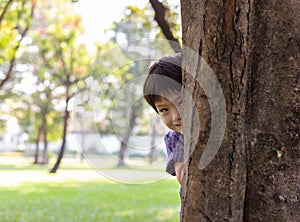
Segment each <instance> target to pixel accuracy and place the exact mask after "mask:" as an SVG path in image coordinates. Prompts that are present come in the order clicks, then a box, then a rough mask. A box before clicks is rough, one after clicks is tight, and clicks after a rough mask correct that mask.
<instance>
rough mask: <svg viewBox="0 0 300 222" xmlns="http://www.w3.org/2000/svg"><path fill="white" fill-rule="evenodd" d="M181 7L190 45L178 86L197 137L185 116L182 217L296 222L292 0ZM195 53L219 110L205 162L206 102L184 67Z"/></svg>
mask: <svg viewBox="0 0 300 222" xmlns="http://www.w3.org/2000/svg"><path fill="white" fill-rule="evenodd" d="M181 10H182V29H183V45H184V46H185V47H188V48H190V49H192V50H194V52H196V56H195V55H192V54H191V53H190V51H188V50H187V48H185V50H184V53H183V68H184V70H185V71H184V84H185V86H186V87H187V88H188V89H189V90H190V93H192V95H194V101H195V102H196V105H197V108H198V111H199V112H198V115H199V118H200V122H201V124H200V127H201V130H200V132H199V133H197V135H195V131H193V128H192V123H193V122H195V121H196V116H197V115H188V114H186V115H185V116H184V120H185V123H186V126H185V129H184V131H185V133H186V134H185V138H190V136H191V138H194V139H195V140H196V141H195V143H196V144H197V145H196V148H195V150H191V149H192V147H191V146H188V144H191V142H192V141H188V139H187V140H185V145H186V146H187V147H186V153H187V156H188V155H190V156H189V157H188V158H187V160H186V161H187V162H186V163H187V164H186V168H185V172H186V174H185V181H184V186H183V204H182V218H181V219H182V221H298V218H299V216H300V204H299V191H300V190H299V178H300V173H299V167H300V158H299V156H300V146H299V143H300V141H299V133H300V131H299V119H300V113H299V100H300V96H299V95H300V91H299V87H300V76H299V63H300V62H299V61H300V60H299V34H300V33H299V31H300V30H299V19H298V18H299V16H298V12H299V10H300V3H299V2H298V1H285V2H282V1H273V0H268V1H240V0H235V1H225V2H222V3H220V2H219V1H181ZM200 57H202V58H204V59H205V61H207V62H208V64H209V65H210V66H211V68H212V69H213V71H214V73H215V75H216V76H217V78H218V79H219V82H220V84H221V86H222V89H223V92H224V96H225V99H226V109H227V123H226V124H227V125H226V132H225V137H224V139H223V142H222V146H221V147H220V150H219V152H218V153H217V155H216V156H215V158H214V159H213V160H212V162H211V163H210V164H209V165H208V166H207V167H206V168H204V169H200V168H199V162H200V158H201V156H202V153H203V150H204V147H205V144H206V142H207V139H208V134H209V130H210V126H211V125H210V122H209V121H210V112H209V111H210V110H209V105H208V104H207V97H206V96H205V93H204V91H203V89H202V88H201V87H200V86H199V85H198V84H196V83H195V78H193V77H192V76H191V75H189V74H191V72H188V71H187V70H200V68H201V67H200V66H201V65H202V64H203V63H202V62H200V61H201V60H200ZM196 75H201V73H199V72H198V73H196ZM210 105H211V104H210ZM185 107H186V106H185ZM193 110H194V109H193ZM194 111H195V112H196V113H197V110H194ZM185 113H187V112H185ZM188 113H192V111H191V112H188ZM198 137H199V139H198V140H197V139H196V138H198Z"/></svg>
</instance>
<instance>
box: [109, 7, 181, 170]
mask: <svg viewBox="0 0 300 222" xmlns="http://www.w3.org/2000/svg"><path fill="white" fill-rule="evenodd" d="M151 11H152V10H151V7H150V5H146V6H145V7H144V8H137V7H133V6H129V7H127V8H126V9H125V12H124V17H123V18H122V19H121V20H120V21H117V22H114V24H113V28H112V29H111V30H113V31H114V35H113V37H112V38H111V41H113V42H115V43H119V44H120V43H122V41H124V40H125V42H126V44H125V43H123V44H121V46H120V48H121V49H123V50H122V52H121V53H122V54H124V56H125V57H126V58H127V59H128V61H131V60H132V58H134V59H135V60H137V59H141V58H145V57H147V55H148V57H150V55H151V50H155V52H156V54H159V53H161V56H162V55H164V54H165V53H167V52H170V51H172V48H170V46H171V47H172V46H175V44H174V43H173V44H171V45H169V42H168V41H158V40H157V39H158V38H165V37H164V35H163V32H162V30H161V29H159V27H158V26H157V24H156V23H154V22H153V13H150V12H151ZM145 15H146V17H145ZM172 16H173V17H172V18H173V19H175V18H176V15H174V14H173V15H172ZM169 27H172V26H169ZM172 28H174V29H175V30H176V26H175V27H172ZM143 40H146V42H147V43H148V44H149V45H148V46H147V47H148V48H145V46H144V45H143ZM177 46H178V44H177ZM133 48H135V50H132V49H133ZM121 53H120V54H121ZM150 62H151V61H150V60H149V59H148V60H147V59H144V60H143V61H142V60H140V61H136V62H134V63H132V64H130V65H129V66H128V65H127V66H122V69H123V71H125V72H123V73H122V75H119V76H116V77H117V78H118V81H119V82H118V84H117V85H118V86H119V87H120V89H122V87H123V89H126V93H124V95H123V98H120V99H121V100H122V104H123V106H122V105H120V104H121V103H118V106H117V107H116V109H115V112H114V113H115V114H117V115H118V119H120V120H123V121H119V123H120V127H123V130H120V131H119V132H122V133H121V135H119V136H121V137H122V138H121V145H120V151H119V157H118V160H119V162H118V167H123V166H125V160H124V158H125V156H126V149H127V147H128V145H129V140H130V137H131V135H132V133H133V131H134V129H135V126H136V123H137V121H138V120H139V119H141V116H142V114H143V109H144V107H143V104H144V103H143V100H142V98H141V92H140V93H138V89H137V86H136V82H132V80H134V79H137V78H138V77H141V76H143V75H145V74H146V68H147V67H149V66H150ZM125 67H127V69H126V68H125ZM140 84H141V83H140ZM118 102H120V101H118ZM129 110H130V114H129V115H128V111H129ZM126 126H128V127H126Z"/></svg>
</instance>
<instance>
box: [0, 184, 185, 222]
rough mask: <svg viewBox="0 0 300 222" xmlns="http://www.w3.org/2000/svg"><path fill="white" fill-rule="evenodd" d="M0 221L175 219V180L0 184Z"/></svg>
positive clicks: (140, 221)
mask: <svg viewBox="0 0 300 222" xmlns="http://www.w3.org/2000/svg"><path fill="white" fill-rule="evenodd" d="M0 203H1V204H0V221H1V222H6V221H7V222H13V221H26V222H27V221H28V222H35V221H37V222H38V221H39V222H40V221H43V222H48V221H59V222H60V221H78V222H79V221H80V222H85V221H88V222H91V221H97V222H98V221H101V222H102V221H103V222H105V221H112V222H118V221H130V222H134V221H138V222H142V221H145V222H146V221H149V222H154V221H164V222H167V221H179V220H178V209H179V197H178V185H177V182H176V180H170V179H168V180H164V181H160V182H156V183H152V184H144V185H126V184H119V183H111V182H107V181H104V180H97V181H89V182H76V181H69V182H56V183H51V184H46V183H25V184H22V185H21V186H16V187H0Z"/></svg>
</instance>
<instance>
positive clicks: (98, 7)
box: [73, 0, 149, 48]
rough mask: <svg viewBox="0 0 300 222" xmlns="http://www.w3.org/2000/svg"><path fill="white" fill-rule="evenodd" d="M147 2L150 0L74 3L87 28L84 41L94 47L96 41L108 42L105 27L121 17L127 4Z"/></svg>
mask: <svg viewBox="0 0 300 222" xmlns="http://www.w3.org/2000/svg"><path fill="white" fill-rule="evenodd" d="M146 4H149V1H148V0H109V1H103V0H79V1H78V2H76V3H73V7H74V10H75V11H76V12H77V13H79V14H80V15H81V16H82V24H83V26H84V29H85V33H84V35H83V36H82V41H84V43H86V44H87V47H88V48H92V47H93V46H94V42H95V41H100V42H106V41H107V40H108V36H107V35H105V34H104V30H105V28H107V27H109V26H110V25H111V24H112V23H113V21H115V20H117V19H118V18H120V17H121V15H122V14H123V12H124V10H125V7H126V6H128V5H136V6H141V7H142V6H144V5H146Z"/></svg>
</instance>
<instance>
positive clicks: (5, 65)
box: [0, 0, 36, 88]
mask: <svg viewBox="0 0 300 222" xmlns="http://www.w3.org/2000/svg"><path fill="white" fill-rule="evenodd" d="M0 8H1V9H3V11H2V12H1V14H0V32H1V35H0V48H1V49H2V50H1V52H0V71H1V75H2V76H0V88H2V87H3V85H4V84H5V83H6V82H7V81H8V80H9V78H10V77H11V76H12V73H13V68H14V66H15V65H16V64H15V63H16V59H17V52H18V50H19V48H20V46H21V45H22V40H23V39H24V38H25V36H26V34H27V32H28V30H29V28H30V26H31V24H32V20H33V15H34V10H35V8H36V0H31V1H27V0H18V1H13V0H7V1H1V2H0Z"/></svg>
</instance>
